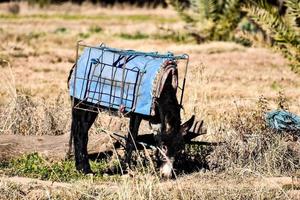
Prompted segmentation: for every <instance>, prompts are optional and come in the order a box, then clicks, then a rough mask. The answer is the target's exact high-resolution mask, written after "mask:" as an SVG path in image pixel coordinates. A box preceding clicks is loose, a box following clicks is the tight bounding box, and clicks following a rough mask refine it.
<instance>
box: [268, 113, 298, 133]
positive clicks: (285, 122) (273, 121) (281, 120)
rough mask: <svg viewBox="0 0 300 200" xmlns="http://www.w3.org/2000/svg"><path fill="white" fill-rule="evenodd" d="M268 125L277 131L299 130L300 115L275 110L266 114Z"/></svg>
mask: <svg viewBox="0 0 300 200" xmlns="http://www.w3.org/2000/svg"><path fill="white" fill-rule="evenodd" d="M266 121H267V124H268V126H270V127H271V128H273V129H276V130H278V131H297V130H300V117H299V116H297V115H295V114H293V113H290V112H287V111H285V110H275V111H272V112H269V113H267V114H266Z"/></svg>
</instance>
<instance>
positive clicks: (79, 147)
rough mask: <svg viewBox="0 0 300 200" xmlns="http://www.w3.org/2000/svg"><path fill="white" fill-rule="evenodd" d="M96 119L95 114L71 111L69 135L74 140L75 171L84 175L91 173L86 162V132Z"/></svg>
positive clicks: (76, 110) (77, 110)
mask: <svg viewBox="0 0 300 200" xmlns="http://www.w3.org/2000/svg"><path fill="white" fill-rule="evenodd" d="M96 117H97V113H95V112H90V111H85V110H80V109H76V108H73V109H72V125H71V134H72V136H73V139H74V149H75V164H76V169H77V170H78V171H81V172H83V173H85V174H87V173H91V172H92V170H91V167H90V164H89V160H88V152H87V144H88V131H89V129H90V127H91V126H92V124H93V123H94V121H95V119H96Z"/></svg>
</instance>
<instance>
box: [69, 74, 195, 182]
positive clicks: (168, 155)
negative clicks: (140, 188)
mask: <svg viewBox="0 0 300 200" xmlns="http://www.w3.org/2000/svg"><path fill="white" fill-rule="evenodd" d="M70 74H71V73H70ZM71 98H74V97H71ZM73 100H74V104H75V105H77V104H78V103H79V101H80V100H78V99H76V98H75V99H73ZM154 104H155V115H154V116H144V115H141V114H137V113H130V115H129V117H130V120H129V132H128V137H127V140H126V147H125V156H124V158H123V159H122V162H124V163H125V164H126V165H127V166H128V167H130V160H131V155H132V151H133V150H134V146H135V145H134V142H135V140H136V138H137V135H138V129H139V126H140V123H141V120H142V119H145V120H148V121H149V124H150V128H151V129H152V132H153V133H154V135H155V140H156V143H157V147H158V148H157V149H158V152H157V158H158V160H159V162H160V163H161V164H160V172H161V175H162V177H166V178H170V177H171V176H172V174H173V173H172V169H173V163H174V161H175V157H176V154H177V153H178V152H179V151H180V150H181V149H182V148H183V145H184V140H183V135H185V134H186V133H187V131H188V130H189V129H190V128H191V126H192V125H193V123H194V116H192V117H191V119H189V120H188V121H187V122H185V123H184V124H182V125H181V117H180V110H181V106H180V104H179V103H178V100H177V97H176V89H174V87H173V86H172V76H171V75H169V76H168V77H167V79H166V81H165V84H164V86H163V89H162V92H161V94H160V96H159V98H156V99H154ZM78 106H79V108H82V109H77V108H74V107H73V108H72V124H71V135H72V137H73V141H74V150H75V165H76V169H77V170H78V171H81V172H83V173H85V174H88V173H92V170H91V167H90V164H89V161H88V152H87V144H88V131H89V129H90V127H91V126H92V124H93V123H94V121H95V120H96V118H97V112H91V111H89V110H93V109H95V108H94V107H92V106H89V105H88V104H78Z"/></svg>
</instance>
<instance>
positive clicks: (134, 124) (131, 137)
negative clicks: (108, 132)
mask: <svg viewBox="0 0 300 200" xmlns="http://www.w3.org/2000/svg"><path fill="white" fill-rule="evenodd" d="M141 121H142V117H141V116H140V115H138V114H132V115H131V116H130V120H129V132H128V136H127V141H126V149H125V164H127V165H128V167H130V160H131V155H132V151H133V149H134V148H135V142H136V138H137V135H138V131H139V127H140V124H141Z"/></svg>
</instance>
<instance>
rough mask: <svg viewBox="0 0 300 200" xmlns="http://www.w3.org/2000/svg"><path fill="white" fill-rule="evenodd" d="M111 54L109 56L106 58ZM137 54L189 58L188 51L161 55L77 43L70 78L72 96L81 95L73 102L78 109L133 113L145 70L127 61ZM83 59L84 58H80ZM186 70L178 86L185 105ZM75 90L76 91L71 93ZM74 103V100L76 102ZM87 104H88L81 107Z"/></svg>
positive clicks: (171, 58)
mask: <svg viewBox="0 0 300 200" xmlns="http://www.w3.org/2000/svg"><path fill="white" fill-rule="evenodd" d="M82 47H84V48H85V50H84V51H85V52H84V55H85V58H84V59H85V60H84V62H86V63H85V64H84V65H85V67H84V71H82V69H81V71H80V72H79V71H78V70H80V69H77V66H78V62H79V59H81V58H79V51H80V49H82ZM93 49H96V50H97V56H96V57H95V56H94V55H92V50H93ZM106 56H109V59H106ZM137 56H147V57H149V56H150V57H153V59H155V58H162V59H167V60H179V59H183V60H186V61H187V62H186V68H187V65H188V56H187V55H186V54H184V55H180V56H174V55H173V54H171V53H168V54H158V53H157V52H151V53H145V52H138V51H132V50H120V49H113V48H109V47H106V46H105V45H103V44H101V45H100V46H97V47H95V46H89V45H85V44H82V43H80V42H78V44H77V52H76V64H75V65H74V71H73V74H72V79H71V81H72V82H73V86H74V88H73V91H72V92H71V95H72V96H73V97H80V98H79V100H80V101H79V103H77V104H76V105H74V104H73V106H74V107H75V108H78V109H84V108H85V109H88V110H89V111H95V112H99V109H101V108H105V109H109V110H116V111H121V112H124V111H126V112H134V110H135V108H136V104H137V102H138V98H139V95H140V93H139V91H140V87H141V81H142V80H143V76H144V75H145V73H146V70H144V69H145V68H143V67H127V66H126V65H127V63H128V62H129V61H131V60H132V59H134V58H136V57H137ZM81 62H82V60H81ZM186 71H187V70H185V74H184V79H183V84H182V86H181V87H178V88H179V89H181V90H182V92H181V98H180V104H182V98H183V91H184V85H185V78H186ZM72 93H73V94H72ZM73 102H74V101H73ZM80 104H84V105H86V106H81V105H80Z"/></svg>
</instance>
